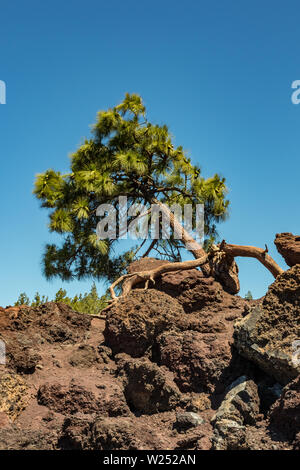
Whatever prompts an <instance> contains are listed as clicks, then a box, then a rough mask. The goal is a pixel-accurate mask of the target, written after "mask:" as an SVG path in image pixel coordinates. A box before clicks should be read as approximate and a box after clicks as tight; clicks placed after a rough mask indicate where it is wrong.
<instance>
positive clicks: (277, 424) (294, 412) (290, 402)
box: [269, 375, 300, 441]
mask: <svg viewBox="0 0 300 470" xmlns="http://www.w3.org/2000/svg"><path fill="white" fill-rule="evenodd" d="M269 421H270V424H271V426H272V427H273V428H275V429H277V431H278V432H280V433H281V434H283V436H284V437H285V438H287V439H288V440H290V441H293V440H294V439H296V435H297V433H299V432H300V375H299V376H298V377H297V378H296V379H295V380H293V381H292V382H290V383H289V384H288V385H286V386H285V387H284V389H283V392H282V395H281V396H280V397H279V398H278V400H277V401H276V402H275V403H274V405H273V406H272V407H271V410H270V413H269Z"/></svg>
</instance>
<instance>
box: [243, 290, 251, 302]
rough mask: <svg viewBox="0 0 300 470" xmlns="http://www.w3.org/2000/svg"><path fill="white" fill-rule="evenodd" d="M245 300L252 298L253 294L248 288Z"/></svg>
mask: <svg viewBox="0 0 300 470" xmlns="http://www.w3.org/2000/svg"><path fill="white" fill-rule="evenodd" d="M245 299H246V300H253V295H252V292H251V291H250V290H248V292H247V294H246V295H245Z"/></svg>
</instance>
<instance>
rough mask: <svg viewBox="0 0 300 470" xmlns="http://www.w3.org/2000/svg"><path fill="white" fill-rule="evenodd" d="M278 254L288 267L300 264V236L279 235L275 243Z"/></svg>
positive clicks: (290, 234)
mask: <svg viewBox="0 0 300 470" xmlns="http://www.w3.org/2000/svg"><path fill="white" fill-rule="evenodd" d="M274 243H275V245H276V248H277V250H278V252H279V253H280V254H281V256H282V257H283V258H284V259H285V262H286V264H287V265H288V266H290V267H292V266H295V264H300V236H299V235H293V234H292V233H277V234H276V238H275V241H274Z"/></svg>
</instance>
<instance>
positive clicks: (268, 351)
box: [234, 265, 300, 385]
mask: <svg viewBox="0 0 300 470" xmlns="http://www.w3.org/2000/svg"><path fill="white" fill-rule="evenodd" d="M299 325H300V265H296V266H294V267H293V268H290V269H289V270H288V271H286V272H284V273H283V274H281V275H280V276H278V277H277V279H276V280H275V282H274V283H273V284H272V285H271V286H270V287H269V290H268V292H267V294H266V296H265V298H264V300H263V302H262V307H256V308H255V309H254V310H252V311H251V313H250V314H249V315H247V316H246V317H245V318H243V319H242V320H239V321H238V322H236V324H235V332H234V340H235V341H234V345H235V347H236V348H237V349H238V351H239V353H240V354H241V355H242V356H244V357H246V358H248V359H250V360H251V361H254V362H255V363H256V364H257V365H259V367H261V369H262V370H264V371H265V372H266V373H267V374H269V375H271V376H272V377H274V378H275V379H276V380H277V381H278V382H279V383H281V384H283V385H285V384H287V383H288V382H289V381H290V380H292V379H293V378H295V377H297V375H298V374H299V373H300V363H299V361H294V358H293V354H294V351H293V344H294V343H295V341H297V339H298V338H299V337H300V327H299Z"/></svg>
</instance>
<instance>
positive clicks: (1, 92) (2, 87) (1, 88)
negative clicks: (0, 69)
mask: <svg viewBox="0 0 300 470" xmlns="http://www.w3.org/2000/svg"><path fill="white" fill-rule="evenodd" d="M0 104H6V83H5V82H4V81H3V80H0Z"/></svg>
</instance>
